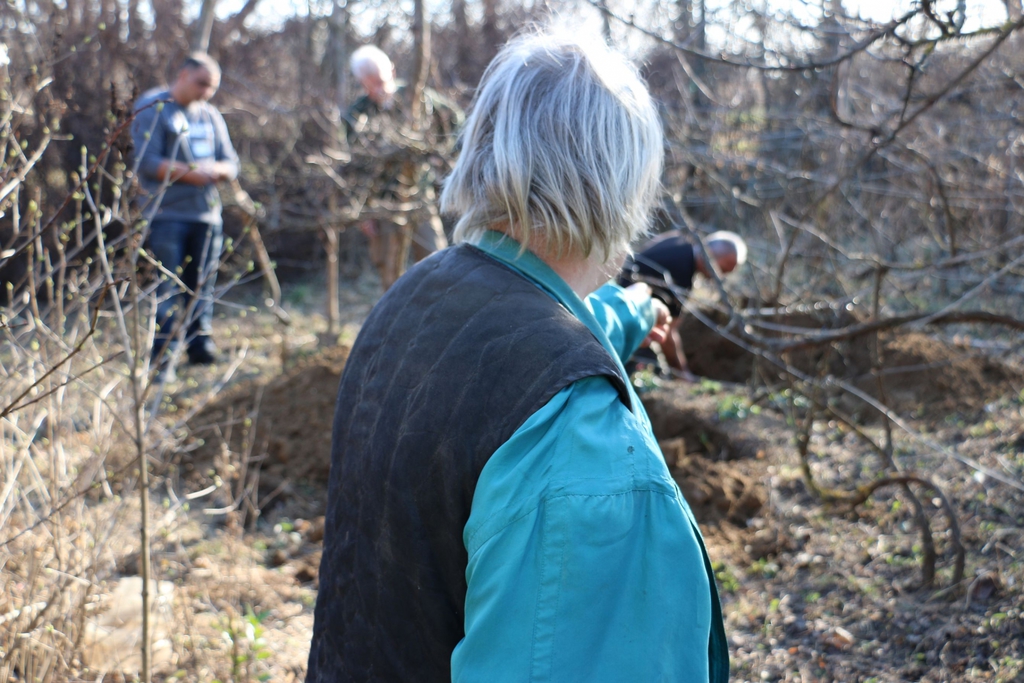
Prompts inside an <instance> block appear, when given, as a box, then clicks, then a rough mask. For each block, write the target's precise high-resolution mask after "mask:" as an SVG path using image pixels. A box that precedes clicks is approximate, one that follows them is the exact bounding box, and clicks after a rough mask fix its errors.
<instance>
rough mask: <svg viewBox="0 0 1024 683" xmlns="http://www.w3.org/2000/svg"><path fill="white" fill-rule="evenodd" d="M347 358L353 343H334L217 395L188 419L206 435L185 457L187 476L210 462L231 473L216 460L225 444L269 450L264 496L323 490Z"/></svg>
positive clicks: (256, 452)
mask: <svg viewBox="0 0 1024 683" xmlns="http://www.w3.org/2000/svg"><path fill="white" fill-rule="evenodd" d="M347 358H348V348H347V347H344V346H336V347H331V348H329V349H327V350H326V351H324V352H321V353H318V354H317V355H314V356H311V357H308V358H306V359H303V360H300V361H299V362H298V363H297V364H296V365H295V366H293V367H291V368H288V369H286V371H285V372H284V373H282V374H280V375H277V376H274V377H271V378H269V379H265V378H257V379H254V380H249V381H247V382H244V383H242V384H239V385H237V386H235V387H234V388H233V389H232V390H230V391H229V392H227V393H226V394H224V395H223V396H221V397H219V398H218V399H217V400H216V401H215V402H213V403H212V404H211V405H210V406H209V407H208V408H207V409H206V410H204V411H203V412H202V413H200V414H199V415H198V416H197V417H196V418H195V419H194V420H193V421H192V423H191V424H190V428H191V430H192V433H193V436H194V437H196V438H199V439H202V441H203V442H202V443H201V444H199V446H198V448H197V449H196V451H195V452H194V454H193V455H192V456H191V457H190V458H189V459H188V461H187V462H185V463H183V464H182V465H183V470H184V471H185V473H186V476H189V478H195V477H206V476H208V473H209V471H210V470H211V468H212V469H214V470H216V471H217V472H218V474H220V475H221V477H222V478H226V477H225V474H224V469H225V468H224V467H223V466H221V467H217V466H216V465H217V463H218V462H219V461H220V460H222V459H223V458H224V450H225V446H226V449H227V451H228V452H230V453H233V454H244V453H246V451H249V452H250V454H251V456H253V457H254V458H255V459H256V460H257V461H259V459H260V458H261V457H263V456H264V455H265V459H263V460H262V461H261V466H260V473H259V491H260V494H261V495H260V499H261V501H262V500H264V499H267V498H268V497H274V498H278V497H280V498H285V499H287V498H288V497H290V495H289V494H292V493H294V492H296V491H301V490H303V489H305V488H306V487H312V488H314V489H317V490H325V489H326V488H327V473H328V471H329V469H330V465H331V427H332V423H333V419H334V402H335V399H336V398H337V393H338V383H339V381H340V379H341V371H342V369H343V368H344V367H345V360H346V359H347ZM247 421H249V422H247ZM227 470H228V472H229V473H236V472H235V470H233V469H232V468H230V467H228V468H227ZM321 498H322V497H321ZM267 502H269V500H268V501H267Z"/></svg>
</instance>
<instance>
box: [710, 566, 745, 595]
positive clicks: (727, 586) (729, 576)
mask: <svg viewBox="0 0 1024 683" xmlns="http://www.w3.org/2000/svg"><path fill="white" fill-rule="evenodd" d="M711 570H712V571H713V572H715V578H716V579H717V580H718V585H719V587H720V588H721V589H722V592H723V593H735V592H736V591H738V590H739V589H740V582H739V580H738V579H737V578H736V575H735V574H733V573H732V570H730V569H729V567H727V566H726V565H725V563H723V562H712V563H711Z"/></svg>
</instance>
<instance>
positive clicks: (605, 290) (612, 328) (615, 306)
mask: <svg viewBox="0 0 1024 683" xmlns="http://www.w3.org/2000/svg"><path fill="white" fill-rule="evenodd" d="M584 303H585V304H586V305H587V308H589V309H590V312H591V313H593V314H594V317H595V318H596V319H597V322H598V324H599V325H600V326H601V327H602V328H603V329H604V332H605V334H607V335H608V339H609V340H610V341H611V343H612V346H613V347H614V348H615V351H616V352H617V353H618V354H619V358H621V359H622V362H623V363H625V362H626V361H627V360H629V357H630V356H632V355H633V353H634V352H635V351H636V350H637V349H638V348H640V344H641V343H643V341H644V339H646V338H647V335H648V334H650V332H651V329H652V328H653V327H654V322H655V314H654V306H653V305H652V304H651V300H650V298H647V299H645V300H643V301H641V302H636V301H634V300H633V299H631V298H630V297H629V296H627V295H626V291H625V290H624V289H623V288H622V287H620V286H619V285H617V284H615V283H614V282H609V283H608V284H606V285H604V286H603V287H601V288H600V289H598V290H597V291H595V292H593V293H592V294H591V295H590V296H588V297H587V298H586V299H585V300H584Z"/></svg>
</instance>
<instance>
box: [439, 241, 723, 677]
mask: <svg viewBox="0 0 1024 683" xmlns="http://www.w3.org/2000/svg"><path fill="white" fill-rule="evenodd" d="M477 246H479V247H480V248H481V249H482V250H483V251H484V252H486V253H488V254H490V255H491V256H492V257H494V258H496V259H498V260H500V261H502V262H504V263H506V264H508V265H510V266H511V267H513V268H515V269H516V270H518V271H519V272H521V273H523V274H524V275H525V276H526V277H528V278H529V279H531V280H532V281H533V282H535V283H536V284H537V285H538V286H539V287H540V288H542V289H543V290H544V291H545V292H547V293H548V294H549V295H550V296H552V297H553V298H554V299H555V300H556V301H558V302H559V303H561V304H562V305H563V306H565V307H566V308H567V309H568V310H569V311H571V312H572V313H573V314H574V315H575V316H576V317H577V318H579V320H580V321H582V322H583V323H584V324H585V325H586V326H587V327H588V328H589V329H590V330H591V332H593V333H594V335H595V336H596V337H597V339H598V340H599V341H600V342H601V343H602V344H603V345H604V346H605V347H606V348H607V349H608V350H609V351H610V352H611V354H612V356H613V357H615V358H616V360H617V362H618V363H619V364H620V366H621V359H623V358H629V356H630V355H631V354H632V353H633V351H635V350H636V348H637V347H638V346H639V345H640V343H641V342H642V341H643V339H644V338H645V337H646V336H647V334H648V332H649V331H650V329H651V327H652V326H653V324H654V314H653V309H652V308H651V305H650V303H649V302H645V303H643V304H640V305H637V304H636V303H633V302H631V301H630V300H629V299H628V298H627V297H626V296H624V293H623V290H622V289H621V288H619V287H618V286H617V285H615V284H608V285H605V286H604V287H602V288H601V289H599V290H598V291H596V292H595V293H593V294H592V295H590V296H589V297H587V299H586V300H585V301H583V300H580V298H579V297H577V296H576V294H575V293H573V291H572V290H571V289H570V288H569V286H568V285H567V284H566V283H565V281H563V280H562V279H561V278H560V277H559V276H558V275H557V274H555V272H554V271H552V270H551V269H550V268H549V267H548V266H547V265H546V264H545V263H543V262H542V261H541V260H540V259H538V258H537V257H536V256H534V255H533V254H531V253H529V252H526V253H523V254H521V255H520V253H519V251H520V250H519V245H518V244H516V243H515V242H513V241H511V240H510V239H508V238H504V239H502V237H501V236H500V235H499V234H498V233H488V234H487V235H486V236H485V238H484V239H483V240H482V242H481V243H480V244H479V245H477ZM623 375H625V372H624V371H623ZM630 392H631V394H632V389H630ZM631 398H632V399H633V406H634V407H633V409H632V410H630V409H629V408H627V407H626V406H625V405H624V404H623V403H622V401H621V400H620V398H619V395H618V393H617V392H616V390H615V388H614V387H613V386H612V385H611V384H610V383H609V382H608V380H606V379H605V378H602V377H591V378H587V379H583V380H580V381H578V382H576V383H574V384H572V385H571V386H569V387H567V388H566V389H564V390H562V391H561V392H560V393H558V394H557V395H556V396H555V397H554V398H552V399H551V401H550V402H548V404H547V405H545V406H544V407H543V408H541V409H540V410H538V411H537V412H536V413H534V414H533V415H532V416H531V417H530V418H528V419H527V421H526V422H525V423H524V424H523V425H522V427H520V428H519V430H518V431H516V432H515V434H513V436H512V438H510V439H509V440H508V441H507V442H506V443H505V444H504V445H502V446H501V447H500V448H499V449H498V450H497V451H496V452H495V453H494V455H493V456H492V457H491V459H490V460H489V461H488V462H487V464H486V465H485V466H484V469H483V471H482V473H481V475H480V479H479V481H478V483H477V487H476V491H475V494H474V496H473V506H472V512H471V514H470V517H469V522H468V523H467V524H466V528H465V530H464V533H463V540H464V542H465V545H466V550H467V551H468V554H469V564H468V567H467V569H466V581H467V584H468V590H467V594H466V621H465V629H466V635H465V638H463V640H462V641H461V642H460V643H459V644H458V646H457V647H456V648H455V651H454V653H453V654H452V680H453V681H455V682H457V683H464V682H465V683H468V682H479V683H503V682H505V681H507V682H509V683H512V682H515V683H524V682H526V681H552V682H554V683H567V682H570V681H586V682H588V683H601V682H603V681H642V682H645V683H647V682H653V681H678V682H686V683H690V682H702V681H708V680H709V655H708V638H709V633H710V631H711V625H712V620H713V619H718V620H720V619H721V613H720V609H719V607H718V604H717V595H716V593H715V592H714V589H713V584H712V582H713V579H712V578H711V576H710V571H709V563H708V562H707V556H706V553H705V552H704V546H703V541H702V539H701V536H700V531H699V530H698V528H697V525H696V522H695V520H694V518H693V515H692V513H691V512H690V508H689V506H688V505H687V504H686V501H685V500H684V499H683V496H682V494H681V493H680V491H679V487H678V486H677V485H676V484H675V482H674V481H673V480H672V477H671V476H670V474H669V472H668V468H667V467H666V465H665V461H664V458H663V457H662V455H661V451H660V449H659V448H658V444H657V441H656V440H655V438H654V435H653V433H652V431H651V426H650V421H649V419H648V417H647V414H646V412H645V411H644V409H643V406H642V405H641V403H640V401H639V399H638V398H637V397H636V395H635V394H632V395H631ZM717 666H718V668H717V670H718V671H721V670H722V669H721V666H722V663H721V662H718V664H717ZM724 666H725V667H727V666H728V662H727V661H726V662H725V664H724Z"/></svg>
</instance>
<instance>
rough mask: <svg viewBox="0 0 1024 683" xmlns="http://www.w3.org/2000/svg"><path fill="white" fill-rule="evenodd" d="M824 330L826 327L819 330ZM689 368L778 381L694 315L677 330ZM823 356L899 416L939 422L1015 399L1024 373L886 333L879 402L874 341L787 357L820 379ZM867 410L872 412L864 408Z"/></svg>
mask: <svg viewBox="0 0 1024 683" xmlns="http://www.w3.org/2000/svg"><path fill="white" fill-rule="evenodd" d="M803 318H806V316H802V317H801V319H797V318H787V319H785V320H782V321H780V322H781V323H782V324H787V325H792V326H798V327H812V326H813V325H812V323H811V322H810V320H808V319H803ZM821 327H822V328H826V327H828V326H826V325H822V326H821ZM681 332H682V335H683V345H684V347H685V349H686V354H687V359H688V360H689V363H690V367H691V369H692V370H693V371H694V372H695V373H696V374H697V375H699V376H701V377H708V378H710V379H714V380H721V381H726V382H748V381H750V380H752V379H753V380H755V382H756V383H762V382H765V381H771V380H772V379H774V378H776V377H778V375H779V369H778V368H776V367H774V366H772V365H771V364H770V363H768V362H767V361H765V360H763V359H759V358H757V357H756V356H754V355H753V354H752V353H750V352H748V351H746V350H744V349H742V348H740V347H738V346H736V345H735V344H733V343H732V342H730V341H728V340H726V339H724V338H723V337H722V336H720V335H719V334H718V333H717V332H716V331H715V330H712V329H710V328H708V327H706V326H705V325H704V324H703V323H701V322H700V321H698V320H696V319H695V318H693V317H687V318H686V319H685V321H684V323H683V326H682V328H681ZM825 351H827V352H828V353H829V358H828V372H829V373H830V374H832V375H833V376H835V377H837V378H841V379H845V380H848V381H850V382H851V383H852V384H854V385H855V386H856V387H857V388H859V389H861V390H862V391H865V392H866V393H868V394H869V395H871V396H872V397H873V398H875V399H879V398H881V399H882V401H883V403H885V404H886V405H888V406H889V407H890V408H892V409H894V410H895V411H896V412H897V413H900V414H902V415H905V416H913V417H922V416H927V417H932V418H941V417H944V416H946V415H950V414H953V413H961V414H964V415H976V414H977V413H979V412H980V411H981V410H983V409H984V407H985V406H986V405H987V404H988V403H990V402H992V401H995V400H997V399H999V398H1003V397H1006V396H1012V395H1016V394H1017V392H1019V391H1020V390H1021V388H1022V387H1024V375H1022V374H1021V373H1020V372H1019V371H1017V370H1014V369H1013V368H1010V367H1007V366H1006V365H1004V364H1002V363H1000V362H998V361H997V360H994V359H992V358H990V357H987V356H984V355H980V354H976V353H970V352H967V351H964V350H962V349H959V348H955V347H952V346H950V345H948V344H945V343H943V342H942V341H939V340H937V339H935V338H933V337H930V336H928V335H926V334H922V333H919V332H907V333H890V334H888V335H885V336H883V338H882V356H883V364H884V371H883V373H882V377H883V384H884V387H883V390H884V396H881V397H880V396H879V391H878V382H877V380H876V378H875V376H874V374H873V372H872V367H873V364H872V338H869V337H867V336H864V337H859V338H855V339H851V340H848V341H843V342H838V343H835V344H833V345H831V346H830V347H828V348H827V349H825V350H824V351H823V350H820V349H819V350H816V351H810V352H806V351H805V352H803V353H800V354H796V355H794V357H792V358H789V359H787V360H788V361H789V362H791V363H793V365H794V366H795V367H796V368H798V369H800V370H801V371H803V372H805V373H808V374H812V375H817V374H819V373H820V366H821V360H822V355H821V354H822V353H823V352H825ZM844 408H845V409H847V410H848V411H852V412H861V411H864V410H866V406H865V405H864V404H863V403H862V402H860V401H851V400H847V401H845V402H844ZM868 412H869V413H870V412H872V411H870V410H868Z"/></svg>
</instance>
